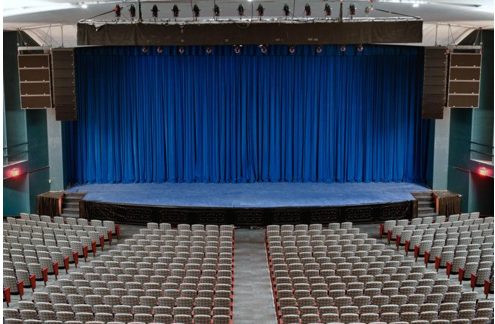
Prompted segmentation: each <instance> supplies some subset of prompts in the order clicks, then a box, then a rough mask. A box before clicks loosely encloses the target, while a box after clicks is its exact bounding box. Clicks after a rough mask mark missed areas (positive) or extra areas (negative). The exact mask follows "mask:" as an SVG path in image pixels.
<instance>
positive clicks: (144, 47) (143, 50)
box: [141, 46, 148, 54]
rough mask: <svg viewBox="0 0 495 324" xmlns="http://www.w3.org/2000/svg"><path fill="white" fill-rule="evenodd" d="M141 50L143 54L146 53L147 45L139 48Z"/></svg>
mask: <svg viewBox="0 0 495 324" xmlns="http://www.w3.org/2000/svg"><path fill="white" fill-rule="evenodd" d="M141 52H143V54H146V53H148V47H146V46H143V48H141Z"/></svg>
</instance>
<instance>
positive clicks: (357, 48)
mask: <svg viewBox="0 0 495 324" xmlns="http://www.w3.org/2000/svg"><path fill="white" fill-rule="evenodd" d="M356 50H357V51H358V52H362V51H364V47H363V44H359V45H358V46H357V47H356Z"/></svg>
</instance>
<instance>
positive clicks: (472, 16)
mask: <svg viewBox="0 0 495 324" xmlns="http://www.w3.org/2000/svg"><path fill="white" fill-rule="evenodd" d="M82 1H83V0H4V1H3V16H4V17H3V19H4V29H25V30H26V31H28V33H29V34H30V36H32V37H33V38H35V39H36V40H38V41H39V42H41V43H46V44H47V45H52V46H60V45H62V43H63V44H64V45H66V46H67V44H69V45H70V46H72V45H75V39H76V28H75V24H76V23H77V22H78V21H79V20H81V19H88V18H91V17H94V16H98V18H95V20H98V21H111V20H114V13H113V12H111V10H112V8H113V7H114V6H115V5H116V4H117V3H119V4H120V5H121V6H122V7H124V8H123V10H122V18H123V19H124V20H128V19H129V12H128V8H129V6H130V5H131V3H134V4H135V1H132V2H131V1H123V2H122V1H119V2H117V1H106V0H105V1H103V0H102V1H95V0H89V1H85V2H82ZM213 1H214V0H210V1H206V0H194V1H192V0H189V1H187V0H178V1H169V0H165V1H164V0H158V1H148V0H143V5H142V12H143V18H144V20H145V21H150V20H151V7H152V6H153V5H154V4H157V6H158V8H159V10H160V12H159V19H173V18H172V11H171V9H172V6H173V5H174V4H177V6H178V7H179V9H180V15H179V17H180V18H179V20H180V21H190V20H191V16H192V14H191V3H194V4H197V5H198V6H199V8H200V9H201V13H200V19H212V17H211V16H212V13H213V12H212V8H213V4H214V2H213ZM372 1H373V3H372V6H373V8H374V10H372V11H371V13H369V14H365V12H364V11H365V10H364V8H365V7H367V6H370V5H371V4H370V1H359V0H354V1H352V3H354V4H355V5H356V7H357V15H356V16H358V17H366V16H368V17H373V18H381V17H397V16H399V14H400V15H406V16H415V17H420V18H421V19H423V20H424V22H425V24H424V30H423V34H424V41H423V45H433V44H435V43H436V44H451V43H452V42H454V43H457V42H459V41H460V40H462V38H464V37H465V36H466V35H467V34H469V33H470V32H472V31H473V30H475V29H476V28H479V27H480V28H493V18H494V14H493V13H494V4H493V1H489V0H429V1H422V0H403V1H402V0H372ZM216 3H217V4H218V5H219V7H220V10H221V14H220V16H221V18H222V19H228V18H229V17H230V18H233V19H238V18H237V17H238V16H237V7H238V6H239V4H242V5H243V6H244V8H245V16H246V18H245V19H249V18H250V16H251V14H253V15H254V16H255V17H256V16H257V13H256V8H257V7H258V5H260V4H261V5H262V6H263V7H264V8H265V13H264V17H263V19H267V20H268V19H273V20H278V19H285V18H284V17H283V13H282V7H283V6H284V4H285V3H287V4H288V5H289V7H290V8H291V11H292V7H294V3H295V8H296V10H295V11H294V16H295V17H302V16H303V15H304V6H305V4H306V3H308V4H309V5H310V6H311V9H312V13H311V17H316V18H318V17H321V18H323V17H324V12H323V7H324V4H325V3H328V4H330V6H331V7H332V17H333V18H337V17H338V7H339V2H338V1H335V0H329V1H328V0H327V1H322V0H305V1H301V0H297V1H295V0H264V1H256V0H255V1H253V2H249V1H248V0H220V1H218V2H216ZM350 4H351V1H347V0H344V4H343V6H344V15H346V16H347V15H348V11H349V10H348V7H349V5H350ZM387 12H392V13H387ZM60 26H63V27H60ZM57 43H58V44H57Z"/></svg>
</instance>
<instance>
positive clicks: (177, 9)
mask: <svg viewBox="0 0 495 324" xmlns="http://www.w3.org/2000/svg"><path fill="white" fill-rule="evenodd" d="M179 11H180V10H179V7H177V5H174V6H173V7H172V12H173V13H174V18H175V19H177V17H179Z"/></svg>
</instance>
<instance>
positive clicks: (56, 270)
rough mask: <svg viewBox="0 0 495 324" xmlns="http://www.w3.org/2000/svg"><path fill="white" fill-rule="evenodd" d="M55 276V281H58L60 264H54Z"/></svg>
mask: <svg viewBox="0 0 495 324" xmlns="http://www.w3.org/2000/svg"><path fill="white" fill-rule="evenodd" d="M53 274H54V275H55V279H58V262H53Z"/></svg>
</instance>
